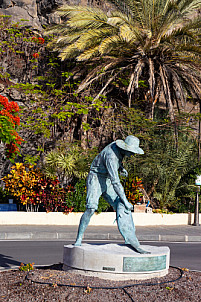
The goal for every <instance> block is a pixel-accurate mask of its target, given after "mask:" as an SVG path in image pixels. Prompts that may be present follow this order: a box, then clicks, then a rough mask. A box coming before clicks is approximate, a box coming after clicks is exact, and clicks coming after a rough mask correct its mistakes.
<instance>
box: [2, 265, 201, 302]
mask: <svg viewBox="0 0 201 302" xmlns="http://www.w3.org/2000/svg"><path fill="white" fill-rule="evenodd" d="M182 272H183V275H182V277H181V278H180V276H181V271H180V270H178V269H176V268H172V267H171V268H170V269H169V273H168V274H167V275H166V276H165V277H162V278H155V279H149V280H146V281H144V280H143V281H133V280H129V281H118V282H117V281H110V280H103V279H99V278H95V277H86V276H82V275H78V274H74V273H70V272H66V271H63V270H62V264H57V265H53V266H51V267H47V268H34V270H31V271H30V272H29V273H27V272H26V271H20V270H9V271H4V272H1V273H0V301H2V302H3V301H9V302H21V301H26V302H30V301H34V302H35V301H39V302H40V301H41V302H42V301H46V302H53V301H59V302H64V301H68V302H78V301H79V302H80V301H93V302H97V301H101V302H110V301H118V302H119V301H124V302H129V301H135V302H137V301H138V302H162V301H163V302H165V301H168V302H169V301H174V302H177V301H183V302H184V301H185V302H186V301H191V302H199V301H201V273H200V272H190V271H188V270H186V269H182ZM176 279H178V280H176ZM175 280H176V281H175ZM37 282H38V283H37ZM139 283H140V284H139ZM145 283H146V284H145ZM94 287H96V288H94Z"/></svg>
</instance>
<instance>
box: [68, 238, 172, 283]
mask: <svg viewBox="0 0 201 302" xmlns="http://www.w3.org/2000/svg"><path fill="white" fill-rule="evenodd" d="M141 247H142V249H144V250H146V251H148V252H150V254H139V253H137V252H136V251H134V250H133V249H132V248H131V247H130V246H127V245H124V244H112V243H108V244H82V245H81V246H74V245H65V246H64V255H63V263H64V265H63V269H64V270H68V271H71V272H75V273H79V274H84V275H86V276H94V277H99V278H103V279H110V280H128V279H134V280H142V279H150V278H155V277H162V276H165V275H166V274H167V273H168V269H169V259H170V249H169V248H168V247H166V246H165V247H164V246H163V247H157V246H150V245H142V246H141Z"/></svg>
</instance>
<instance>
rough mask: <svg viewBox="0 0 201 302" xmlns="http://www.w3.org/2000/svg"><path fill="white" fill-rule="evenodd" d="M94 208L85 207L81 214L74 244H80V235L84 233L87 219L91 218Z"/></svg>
mask: <svg viewBox="0 0 201 302" xmlns="http://www.w3.org/2000/svg"><path fill="white" fill-rule="evenodd" d="M94 212H95V209H86V211H85V212H84V214H83V215H82V217H81V219H80V224H79V228H78V233H77V239H76V242H75V244H74V245H75V246H80V245H81V243H82V237H83V235H84V232H85V230H86V228H87V226H88V224H89V221H90V219H91V216H92V215H93V214H94Z"/></svg>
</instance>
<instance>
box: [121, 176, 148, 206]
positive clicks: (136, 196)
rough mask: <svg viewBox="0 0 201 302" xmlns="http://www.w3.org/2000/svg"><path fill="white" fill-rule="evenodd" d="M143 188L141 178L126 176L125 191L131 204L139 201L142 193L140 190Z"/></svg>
mask: <svg viewBox="0 0 201 302" xmlns="http://www.w3.org/2000/svg"><path fill="white" fill-rule="evenodd" d="M142 189H144V187H143V184H142V180H141V178H138V177H137V176H136V177H132V179H131V178H129V177H128V178H127V180H126V183H125V193H126V197H127V199H128V201H129V202H130V203H132V204H136V203H137V202H141V200H142V197H143V194H142V192H141V190H142Z"/></svg>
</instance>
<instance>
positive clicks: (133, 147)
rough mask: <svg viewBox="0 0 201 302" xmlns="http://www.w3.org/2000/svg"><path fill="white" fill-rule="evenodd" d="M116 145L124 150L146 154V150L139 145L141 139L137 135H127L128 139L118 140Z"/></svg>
mask: <svg viewBox="0 0 201 302" xmlns="http://www.w3.org/2000/svg"><path fill="white" fill-rule="evenodd" d="M116 145H117V146H118V147H119V148H120V149H123V150H126V151H129V152H132V153H137V154H144V151H143V150H142V149H141V148H140V147H139V145H140V140H139V138H137V137H136V136H133V135H129V136H127V137H126V139H125V140H124V141H123V140H121V139H117V140H116Z"/></svg>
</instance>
